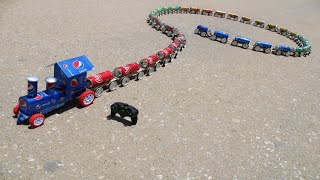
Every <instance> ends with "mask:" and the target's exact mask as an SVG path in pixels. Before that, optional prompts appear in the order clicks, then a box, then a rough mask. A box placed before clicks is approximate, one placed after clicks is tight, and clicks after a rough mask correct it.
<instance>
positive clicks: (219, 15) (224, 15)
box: [214, 10, 226, 18]
mask: <svg viewBox="0 0 320 180" xmlns="http://www.w3.org/2000/svg"><path fill="white" fill-rule="evenodd" d="M214 17H220V18H225V17H226V13H225V12H223V11H218V10H217V11H216V12H215V13H214Z"/></svg>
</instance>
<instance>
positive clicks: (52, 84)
mask: <svg viewBox="0 0 320 180" xmlns="http://www.w3.org/2000/svg"><path fill="white" fill-rule="evenodd" d="M54 85H55V83H47V86H48V88H50V89H52V88H54Z"/></svg>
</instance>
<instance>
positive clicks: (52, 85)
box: [45, 77, 57, 94]
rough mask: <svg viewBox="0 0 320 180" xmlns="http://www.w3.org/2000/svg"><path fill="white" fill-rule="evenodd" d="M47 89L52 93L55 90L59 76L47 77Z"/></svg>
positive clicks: (48, 92)
mask: <svg viewBox="0 0 320 180" xmlns="http://www.w3.org/2000/svg"><path fill="white" fill-rule="evenodd" d="M45 81H46V91H47V94H52V93H53V92H54V90H55V89H54V88H55V86H56V82H57V78H55V77H46V79H45Z"/></svg>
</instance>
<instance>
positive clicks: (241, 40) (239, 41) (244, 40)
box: [231, 36, 251, 49]
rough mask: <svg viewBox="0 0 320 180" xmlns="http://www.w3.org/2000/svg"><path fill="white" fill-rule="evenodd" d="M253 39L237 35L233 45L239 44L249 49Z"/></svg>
mask: <svg viewBox="0 0 320 180" xmlns="http://www.w3.org/2000/svg"><path fill="white" fill-rule="evenodd" d="M250 42H251V40H250V39H247V38H244V37H241V36H236V37H235V38H234V39H233V40H232V42H231V45H232V46H238V45H239V44H240V45H241V46H242V48H244V49H248V48H249V44H250Z"/></svg>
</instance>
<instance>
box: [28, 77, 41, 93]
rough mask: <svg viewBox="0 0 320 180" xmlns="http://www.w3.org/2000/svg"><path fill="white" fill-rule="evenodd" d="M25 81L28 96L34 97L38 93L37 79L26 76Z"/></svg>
mask: <svg viewBox="0 0 320 180" xmlns="http://www.w3.org/2000/svg"><path fill="white" fill-rule="evenodd" d="M27 81H28V96H29V97H31V98H33V97H36V96H37V92H38V81H39V77H37V76H28V77H27Z"/></svg>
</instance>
